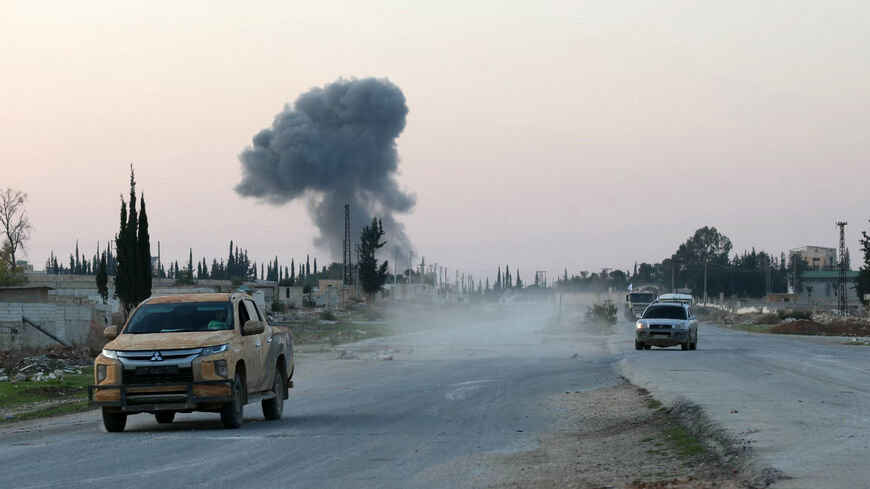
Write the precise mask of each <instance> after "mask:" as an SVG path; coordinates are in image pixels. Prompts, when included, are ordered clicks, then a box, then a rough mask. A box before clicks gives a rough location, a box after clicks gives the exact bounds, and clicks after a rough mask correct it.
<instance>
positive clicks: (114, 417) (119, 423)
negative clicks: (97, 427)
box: [103, 408, 127, 433]
mask: <svg viewBox="0 0 870 489" xmlns="http://www.w3.org/2000/svg"><path fill="white" fill-rule="evenodd" d="M103 426H105V427H106V431H108V432H109V433H117V432H120V431H124V427H125V426H127V414H125V413H113V412H111V411H107V410H106V408H103Z"/></svg>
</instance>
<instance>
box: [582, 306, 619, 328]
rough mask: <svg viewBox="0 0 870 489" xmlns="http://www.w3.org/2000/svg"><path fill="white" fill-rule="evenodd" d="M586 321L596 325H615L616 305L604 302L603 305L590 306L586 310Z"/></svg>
mask: <svg viewBox="0 0 870 489" xmlns="http://www.w3.org/2000/svg"><path fill="white" fill-rule="evenodd" d="M586 320H587V321H589V322H592V323H596V324H603V325H610V324H616V305H614V304H613V301H610V300H606V301H604V304H592V305H591V306H589V307H587V308H586Z"/></svg>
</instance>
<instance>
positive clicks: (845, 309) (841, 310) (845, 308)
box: [837, 221, 849, 316]
mask: <svg viewBox="0 0 870 489" xmlns="http://www.w3.org/2000/svg"><path fill="white" fill-rule="evenodd" d="M846 224H848V223H847V222H846V221H840V222H838V223H837V226H839V227H840V263H839V264H838V267H837V268H839V271H840V281H839V283H838V284H837V313H838V314H839V315H840V316H845V315H847V314H848V313H849V300H848V299H849V298H848V296H847V295H846V294H847V292H846Z"/></svg>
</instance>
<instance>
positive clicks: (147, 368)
mask: <svg viewBox="0 0 870 489" xmlns="http://www.w3.org/2000/svg"><path fill="white" fill-rule="evenodd" d="M104 334H105V336H106V337H107V338H108V339H110V340H112V341H110V342H109V343H108V344H107V345H106V346H105V348H104V349H103V352H102V354H100V355H99V356H98V357H97V359H96V360H95V361H94V381H95V384H94V385H92V386H90V388H89V390H88V397H89V399H90V402H91V404H92V405H96V406H100V407H102V410H103V425H104V426H105V427H106V431H123V430H124V427H125V426H126V424H127V416H128V415H130V414H136V413H152V414H154V416H155V418H156V419H157V422H158V423H171V422H172V421H173V419H174V418H175V413H179V412H180V413H189V412H192V411H208V412H215V413H220V416H221V423H222V424H223V426H224V428H238V427H239V426H241V424H242V420H243V410H244V406H245V404H248V403H251V402H256V401H261V402H262V407H263V415H264V416H265V418H266V419H267V420H275V419H280V418H281V415H282V413H283V409H284V400H285V399H287V397H288V394H289V390H288V389H289V388H291V387H293V336H292V335H291V333H290V331H289V330H288V329H287V328H285V327H281V326H270V325H269V324H267V323H266V320H265V318H264V315H263V313H262V312H261V311H260V310H259V309H258V308H257V305H256V304H255V303H254V301H253V299H252V298H251V297H250V296H248V295H245V294H189V295H178V296H170V297H156V298H151V299H147V300H146V301H144V302H143V303H142V304H140V305H139V307H137V308H136V310H135V311H133V314H132V315H131V316H130V318H129V319H128V320H127V323H126V324H125V325H124V328H123V329H122V330H121V331H118V327H117V326H109V327H107V328H106V330H105V332H104Z"/></svg>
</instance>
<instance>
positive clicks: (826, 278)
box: [798, 270, 858, 305]
mask: <svg viewBox="0 0 870 489" xmlns="http://www.w3.org/2000/svg"><path fill="white" fill-rule="evenodd" d="M857 279H858V272H857V271H851V270H850V271H847V272H846V299H847V300H848V301H849V303H850V304H855V303H857V302H858V293H857V292H856V291H855V282H856V281H857ZM839 281H840V272H838V271H833V270H818V271H808V272H803V273H801V280H800V286H801V293H800V295H799V298H798V301H800V302H817V303H819V304H834V305H835V304H836V303H837V290H838V288H837V285H838V284H839Z"/></svg>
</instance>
